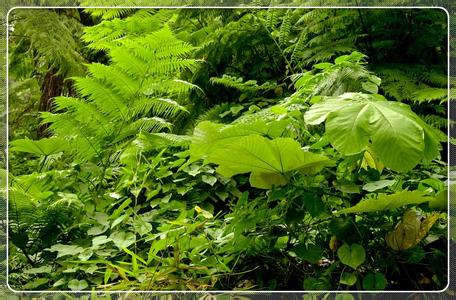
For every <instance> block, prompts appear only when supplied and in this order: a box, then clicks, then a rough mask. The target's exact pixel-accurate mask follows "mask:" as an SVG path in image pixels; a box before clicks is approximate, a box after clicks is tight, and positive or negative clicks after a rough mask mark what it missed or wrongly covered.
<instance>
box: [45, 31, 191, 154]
mask: <svg viewBox="0 0 456 300" xmlns="http://www.w3.org/2000/svg"><path fill="white" fill-rule="evenodd" d="M193 50H194V47H192V46H191V45H189V44H187V43H185V42H182V41H180V40H178V39H177V38H176V37H174V35H173V34H172V32H171V30H170V29H169V28H168V27H164V28H162V29H160V30H158V31H155V32H153V33H150V34H147V35H146V36H142V37H136V38H130V39H125V40H123V41H122V42H121V44H120V45H118V46H116V47H113V48H112V49H110V51H109V57H110V59H111V64H110V65H103V64H99V63H93V64H90V65H88V66H87V68H88V73H89V75H88V76H86V77H75V78H73V79H74V81H75V88H76V90H77V91H78V94H79V95H80V98H71V97H58V98H56V99H55V107H54V109H53V112H45V113H43V114H42V118H43V122H44V123H49V124H50V127H49V128H50V130H51V131H52V132H53V134H54V135H55V136H59V137H62V138H64V139H66V140H67V142H68V143H69V145H70V147H69V148H68V150H69V151H70V152H72V153H73V154H75V155H76V157H77V158H78V159H79V160H81V161H88V160H90V159H92V158H102V157H104V156H105V155H106V149H113V148H115V145H116V144H120V143H122V142H125V141H128V139H129V138H131V137H132V136H134V135H136V134H137V133H138V132H141V131H146V132H160V131H172V126H173V124H172V121H171V120H172V119H173V118H176V117H178V115H179V114H182V113H185V112H186V109H185V108H184V106H182V105H181V104H180V102H181V100H182V99H183V97H184V96H185V95H186V93H188V92H189V91H190V90H191V89H192V88H194V86H193V85H191V84H189V83H188V82H185V81H182V80H179V73H180V72H182V71H184V70H187V69H192V68H193V67H194V66H195V65H196V64H197V60H195V59H189V58H186V57H188V55H189V54H190V53H191V52H192V51H193ZM108 151H112V150H108Z"/></svg>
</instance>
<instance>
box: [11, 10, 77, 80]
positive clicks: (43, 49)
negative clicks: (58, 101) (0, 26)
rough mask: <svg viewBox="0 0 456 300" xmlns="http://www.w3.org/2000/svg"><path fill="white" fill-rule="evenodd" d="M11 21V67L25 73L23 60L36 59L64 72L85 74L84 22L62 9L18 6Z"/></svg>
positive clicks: (44, 64)
mask: <svg viewBox="0 0 456 300" xmlns="http://www.w3.org/2000/svg"><path fill="white" fill-rule="evenodd" d="M16 20H17V21H16ZM19 20H26V21H25V22H22V21H19ZM43 20H46V21H45V22H43ZM11 24H12V26H13V28H14V33H12V35H11V39H12V42H13V43H12V44H13V47H12V49H11V54H12V55H11V57H12V60H11V61H10V71H12V72H13V73H14V72H16V73H17V74H21V73H22V70H23V68H24V67H23V63H24V62H27V61H29V62H30V60H29V59H34V60H35V61H39V63H40V64H41V65H43V66H44V68H46V69H55V70H57V74H60V75H63V76H72V75H80V74H83V68H82V63H83V62H84V58H83V57H82V55H81V54H80V48H81V45H80V43H79V37H80V36H81V34H82V25H81V24H80V23H79V22H78V21H77V20H75V19H73V18H72V17H71V16H68V15H66V14H65V12H64V11H59V10H45V9H36V10H25V9H18V10H14V11H13V14H12V17H11Z"/></svg>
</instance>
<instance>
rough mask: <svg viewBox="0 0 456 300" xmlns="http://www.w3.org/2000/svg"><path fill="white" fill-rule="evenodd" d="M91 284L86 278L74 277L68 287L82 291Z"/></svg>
mask: <svg viewBox="0 0 456 300" xmlns="http://www.w3.org/2000/svg"><path fill="white" fill-rule="evenodd" d="M88 286H89V285H88V284H87V281H85V280H77V279H72V280H70V281H69V282H68V287H69V288H70V290H72V291H82V290H84V289H85V288H87V287H88Z"/></svg>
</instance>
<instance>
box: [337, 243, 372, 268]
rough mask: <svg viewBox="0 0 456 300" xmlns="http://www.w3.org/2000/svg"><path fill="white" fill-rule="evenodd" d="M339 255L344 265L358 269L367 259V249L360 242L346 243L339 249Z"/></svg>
mask: <svg viewBox="0 0 456 300" xmlns="http://www.w3.org/2000/svg"><path fill="white" fill-rule="evenodd" d="M337 256H338V257H339V259H340V261H341V262H342V263H343V264H344V265H347V266H349V267H351V268H353V269H356V268H357V267H359V266H360V265H361V264H362V263H363V262H364V261H365V260H366V251H364V248H363V246H361V245H358V244H353V245H351V246H349V245H347V244H344V245H342V246H341V247H340V248H339V250H337Z"/></svg>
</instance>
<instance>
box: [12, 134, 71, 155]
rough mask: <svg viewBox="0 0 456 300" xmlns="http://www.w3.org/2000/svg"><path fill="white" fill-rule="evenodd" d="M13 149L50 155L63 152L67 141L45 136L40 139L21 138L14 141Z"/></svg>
mask: <svg viewBox="0 0 456 300" xmlns="http://www.w3.org/2000/svg"><path fill="white" fill-rule="evenodd" d="M10 144H11V151H16V152H27V153H32V154H36V155H43V156H48V155H51V154H55V153H59V152H62V151H64V150H65V149H66V145H67V144H66V142H65V141H64V140H62V139H60V138H56V137H52V138H44V139H41V140H38V141H34V140H29V139H20V140H15V141H12V142H11V143H10Z"/></svg>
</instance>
